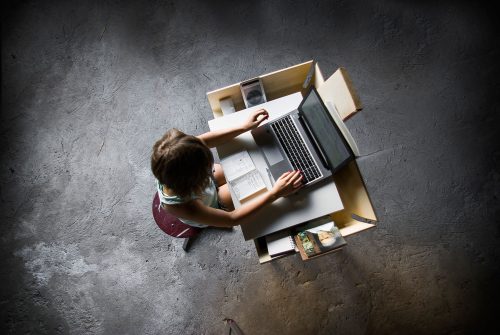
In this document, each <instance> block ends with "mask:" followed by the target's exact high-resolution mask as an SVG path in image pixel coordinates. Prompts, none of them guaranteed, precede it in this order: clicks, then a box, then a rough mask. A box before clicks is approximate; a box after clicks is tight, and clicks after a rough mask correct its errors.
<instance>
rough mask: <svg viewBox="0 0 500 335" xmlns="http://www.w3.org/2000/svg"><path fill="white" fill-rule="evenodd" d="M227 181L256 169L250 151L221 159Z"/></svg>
mask: <svg viewBox="0 0 500 335" xmlns="http://www.w3.org/2000/svg"><path fill="white" fill-rule="evenodd" d="M221 163H222V166H223V167H224V175H225V176H226V180H228V181H231V180H234V179H236V178H238V177H240V176H242V175H244V174H245V173H248V172H250V171H252V170H254V169H255V165H254V164H253V161H252V158H251V157H250V155H249V154H248V151H246V150H245V151H241V152H237V153H235V154H232V155H230V156H227V157H225V158H223V159H221Z"/></svg>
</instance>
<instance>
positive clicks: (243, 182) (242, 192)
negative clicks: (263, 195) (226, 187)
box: [229, 170, 266, 200]
mask: <svg viewBox="0 0 500 335" xmlns="http://www.w3.org/2000/svg"><path fill="white" fill-rule="evenodd" d="M229 183H230V184H231V187H232V188H233V192H234V194H236V197H238V199H239V200H242V199H245V198H247V197H249V196H251V195H252V194H254V193H256V192H258V191H260V190H262V189H264V188H266V184H265V183H264V180H263V179H262V176H261V175H260V173H259V171H257V170H253V171H250V172H248V173H247V174H244V175H242V176H240V177H239V178H236V179H234V180H231V181H229Z"/></svg>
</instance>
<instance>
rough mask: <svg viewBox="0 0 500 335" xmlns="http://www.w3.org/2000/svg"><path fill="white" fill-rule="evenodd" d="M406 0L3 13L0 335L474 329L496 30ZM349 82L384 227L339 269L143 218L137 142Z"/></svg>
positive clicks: (499, 232) (492, 266)
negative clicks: (301, 72) (316, 68)
mask: <svg viewBox="0 0 500 335" xmlns="http://www.w3.org/2000/svg"><path fill="white" fill-rule="evenodd" d="M493 13H494V12H493V9H492V8H489V7H488V6H486V5H484V4H467V5H466V4H458V3H457V2H454V1H449V2H448V3H441V4H436V3H435V2H427V1H424V2H421V4H418V5H417V4H414V3H413V2H409V1H402V2H396V1H385V2H384V1H382V2H380V1H373V2H371V3H369V2H365V1H320V2H314V1H266V2H264V1H254V2H248V1H241V2H235V1H233V2H231V1H228V2H226V3H222V2H215V1H214V2H213V3H211V2H210V1H201V0H200V1H184V2H181V1H143V2H142V3H139V2H119V1H85V2H80V3H79V4H78V3H76V2H72V1H59V2H56V1H47V2H43V1H12V2H10V3H8V4H7V5H6V7H5V8H4V11H3V13H2V79H1V81H2V114H1V128H0V133H1V143H2V151H1V163H2V164H1V169H0V192H1V213H0V215H1V228H0V229H1V230H0V233H1V254H0V257H1V260H2V271H1V283H2V285H1V287H0V292H1V296H0V304H1V314H2V323H1V326H0V327H1V329H2V333H12V334H59V333H61V334H66V333H70V334H221V333H222V332H223V329H224V328H223V327H224V324H223V322H222V320H223V319H224V318H225V317H228V318H233V319H235V320H236V321H237V322H238V324H239V325H240V327H241V328H242V329H243V330H244V331H245V332H246V334H250V335H251V334H402V333H406V334H468V333H474V334H479V333H486V327H488V326H489V327H491V326H494V327H496V329H497V331H498V323H496V322H494V321H496V320H495V319H494V318H495V317H496V315H495V308H496V309H498V307H499V304H498V301H499V299H500V295H499V289H498V283H499V278H500V270H499V257H500V250H499V242H500V229H499V221H498V217H500V215H499V214H500V212H499V206H498V202H499V200H498V197H499V189H500V186H499V181H500V172H499V161H500V150H499V146H498V142H499V141H498V125H499V117H498V107H497V106H498V92H499V87H500V85H499V81H498V78H499V75H500V70H499V65H498V60H499V59H500V57H499V56H500V52H499V51H500V48H499V45H498V43H497V41H498V36H496V35H494V33H493V29H494V28H495V26H496V21H497V18H495V17H494V16H493ZM310 59H316V60H318V61H319V64H320V66H321V67H322V69H323V71H324V72H325V74H327V75H329V74H331V73H333V71H334V70H335V69H336V68H337V67H338V66H344V67H346V68H347V69H348V71H349V72H350V74H351V77H352V79H353V81H354V83H355V86H356V87H357V89H358V91H359V94H360V96H361V99H362V101H363V103H364V106H365V108H364V110H363V111H362V112H361V113H359V114H358V115H356V116H355V117H354V118H352V119H350V120H349V121H348V122H347V125H348V127H349V129H350V130H351V132H352V133H353V136H354V138H355V139H356V141H357V143H358V145H359V148H360V149H361V153H362V157H360V158H359V159H358V164H359V166H360V169H361V172H362V174H363V177H364V179H365V182H366V185H367V188H368V191H369V193H370V195H371V197H372V199H373V204H374V207H375V210H376V212H377V214H378V217H379V223H378V225H377V228H375V229H372V230H370V231H367V232H364V233H361V234H359V235H356V236H352V237H349V238H347V242H348V246H347V248H345V249H344V250H343V251H341V252H340V253H337V254H333V255H329V256H326V257H323V258H321V259H319V260H316V261H311V262H309V263H303V262H302V261H301V260H300V257H299V256H298V255H297V256H292V257H288V258H286V259H282V260H279V261H277V262H275V263H273V264H266V265H260V264H259V263H258V261H257V256H256V252H255V249H254V246H253V244H252V243H251V242H245V241H244V240H243V237H242V234H241V231H240V229H239V228H237V229H235V230H234V231H232V232H220V231H207V232H205V233H204V234H203V235H202V236H201V237H200V238H199V239H198V240H197V241H196V242H195V243H194V245H193V247H192V249H191V251H190V252H189V253H187V254H186V253H185V252H184V251H183V250H182V249H181V243H182V242H181V241H179V240H173V239H172V238H170V237H169V236H167V235H164V234H163V233H162V232H161V231H160V230H159V229H158V228H157V227H156V225H155V223H154V221H153V219H152V217H151V212H150V211H151V210H150V205H151V200H152V197H153V193H154V179H153V177H152V174H151V173H150V170H149V155H150V150H151V146H152V144H153V142H154V141H155V140H156V139H157V138H159V137H160V136H161V135H162V134H163V132H164V131H165V130H166V129H168V128H171V127H178V128H180V129H182V130H184V131H185V132H187V133H192V134H200V133H202V132H204V131H207V130H208V126H207V121H208V120H210V119H211V118H212V114H211V111H210V108H209V105H208V102H207V99H206V97H205V92H207V91H210V90H213V89H216V88H220V87H222V86H225V85H229V84H232V83H234V82H238V81H240V80H243V79H247V78H250V77H253V76H256V75H259V74H262V73H266V72H269V71H273V70H277V69H280V68H284V67H287V66H291V65H294V64H297V63H300V62H303V61H307V60H310Z"/></svg>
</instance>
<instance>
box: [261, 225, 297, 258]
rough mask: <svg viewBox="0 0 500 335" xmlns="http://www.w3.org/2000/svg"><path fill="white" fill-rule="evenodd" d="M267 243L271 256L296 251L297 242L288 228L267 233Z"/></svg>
mask: <svg viewBox="0 0 500 335" xmlns="http://www.w3.org/2000/svg"><path fill="white" fill-rule="evenodd" d="M266 243H267V251H268V252H269V256H271V257H274V256H278V255H281V254H285V253H288V252H291V251H295V242H294V241H293V237H292V236H291V235H290V232H289V231H287V230H284V231H279V232H277V233H274V234H271V235H267V236H266Z"/></svg>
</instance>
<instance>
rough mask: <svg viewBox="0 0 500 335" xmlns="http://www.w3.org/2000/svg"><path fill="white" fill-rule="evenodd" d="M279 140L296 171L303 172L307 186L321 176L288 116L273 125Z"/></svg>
mask: <svg viewBox="0 0 500 335" xmlns="http://www.w3.org/2000/svg"><path fill="white" fill-rule="evenodd" d="M271 127H272V128H273V130H274V132H275V134H276V136H277V137H278V140H279V141H280V143H281V146H282V147H283V149H285V152H286V154H287V156H288V159H289V160H290V163H292V166H293V168H294V169H295V170H300V171H302V175H303V182H304V184H307V183H309V182H311V181H313V180H315V179H317V178H319V177H320V176H321V174H320V172H319V169H318V167H317V166H316V163H315V162H314V160H313V158H312V156H311V154H310V152H309V150H307V147H306V144H305V143H304V140H303V139H302V137H301V136H300V134H299V131H298V130H297V127H296V126H295V125H294V124H293V121H292V117H291V116H287V117H284V118H282V119H279V120H277V121H275V122H274V123H272V124H271Z"/></svg>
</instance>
